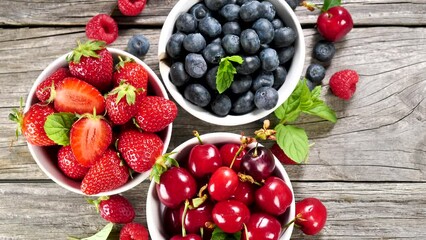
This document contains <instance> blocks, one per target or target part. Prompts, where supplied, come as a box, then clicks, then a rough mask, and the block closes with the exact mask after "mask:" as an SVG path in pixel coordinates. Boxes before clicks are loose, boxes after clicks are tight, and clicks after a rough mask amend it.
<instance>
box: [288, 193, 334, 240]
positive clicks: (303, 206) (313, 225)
mask: <svg viewBox="0 0 426 240" xmlns="http://www.w3.org/2000/svg"><path fill="white" fill-rule="evenodd" d="M326 221H327V208H326V207H325V206H324V204H322V202H321V201H320V200H319V199H317V198H305V199H303V200H302V201H300V202H297V203H296V221H295V223H296V224H297V225H299V226H300V229H301V230H302V232H303V233H305V234H307V235H315V234H317V233H318V232H320V231H321V229H322V228H323V227H324V225H325V222H326Z"/></svg>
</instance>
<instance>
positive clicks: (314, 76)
mask: <svg viewBox="0 0 426 240" xmlns="http://www.w3.org/2000/svg"><path fill="white" fill-rule="evenodd" d="M305 77H306V78H307V79H309V80H311V81H312V82H314V83H321V81H322V80H323V79H324V77H325V68H324V67H323V66H322V65H320V64H317V63H312V64H311V65H309V66H308V68H307V69H306V75H305Z"/></svg>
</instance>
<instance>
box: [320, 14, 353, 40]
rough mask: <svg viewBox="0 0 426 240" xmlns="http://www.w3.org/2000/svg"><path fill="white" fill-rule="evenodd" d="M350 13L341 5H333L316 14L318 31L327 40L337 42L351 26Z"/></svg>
mask: <svg viewBox="0 0 426 240" xmlns="http://www.w3.org/2000/svg"><path fill="white" fill-rule="evenodd" d="M353 25H354V24H353V21H352V17H351V14H350V13H349V12H348V10H346V8H344V7H342V6H335V7H332V8H330V9H328V10H327V11H324V12H323V13H321V14H320V15H319V16H318V19H317V29H318V32H319V33H320V34H321V35H322V36H323V37H324V38H325V39H326V40H328V41H331V42H337V41H339V40H341V39H342V38H343V37H344V36H345V35H346V34H348V33H349V32H350V31H351V30H352V27H353Z"/></svg>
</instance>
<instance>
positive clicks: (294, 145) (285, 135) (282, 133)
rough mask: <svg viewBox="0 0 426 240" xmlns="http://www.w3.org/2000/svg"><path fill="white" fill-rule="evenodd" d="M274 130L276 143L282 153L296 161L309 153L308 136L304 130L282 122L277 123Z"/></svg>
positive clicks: (302, 159)
mask: <svg viewBox="0 0 426 240" xmlns="http://www.w3.org/2000/svg"><path fill="white" fill-rule="evenodd" d="M275 130H276V131H277V133H276V137H277V143H278V145H279V146H280V147H281V149H282V150H283V151H284V153H285V154H286V155H287V156H288V157H289V158H290V159H291V160H293V161H295V162H297V163H302V162H303V161H305V159H306V158H307V156H308V153H309V143H308V136H307V135H306V132H305V130H304V129H302V128H297V127H294V126H289V125H283V124H278V125H277V126H276V127H275Z"/></svg>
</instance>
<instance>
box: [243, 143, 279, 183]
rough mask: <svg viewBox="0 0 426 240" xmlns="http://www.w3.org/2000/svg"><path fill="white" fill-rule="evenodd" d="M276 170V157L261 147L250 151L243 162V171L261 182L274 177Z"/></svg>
mask: <svg viewBox="0 0 426 240" xmlns="http://www.w3.org/2000/svg"><path fill="white" fill-rule="evenodd" d="M274 169H275V159H274V155H273V154H272V153H271V151H269V149H267V148H265V147H261V146H257V147H254V148H252V149H250V150H249V151H248V152H247V153H246V155H244V157H243V159H242V160H241V171H243V172H244V173H246V174H249V175H250V176H252V177H253V178H254V180H256V181H258V182H261V181H262V180H266V179H267V178H268V177H269V176H271V175H272V172H273V171H274Z"/></svg>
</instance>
